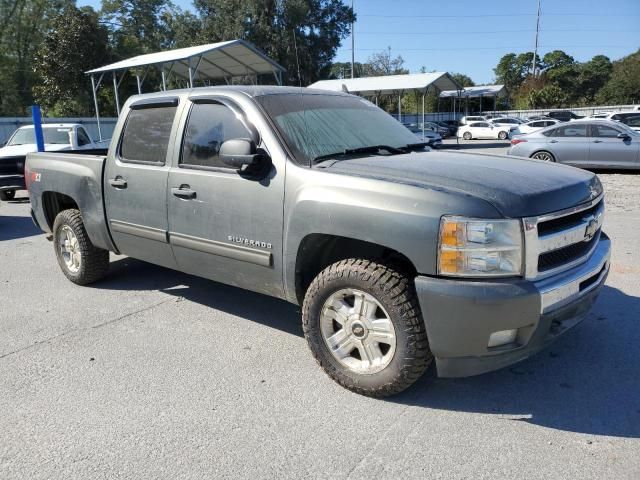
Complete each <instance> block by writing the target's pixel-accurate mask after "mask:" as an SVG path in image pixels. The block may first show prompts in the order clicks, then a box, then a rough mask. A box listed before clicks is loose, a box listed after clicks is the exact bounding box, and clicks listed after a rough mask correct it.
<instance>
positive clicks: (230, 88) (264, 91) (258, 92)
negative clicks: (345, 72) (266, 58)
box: [131, 85, 351, 99]
mask: <svg viewBox="0 0 640 480" xmlns="http://www.w3.org/2000/svg"><path fill="white" fill-rule="evenodd" d="M217 92H241V93H244V94H246V95H247V96H249V97H262V96H265V95H300V94H307V95H309V94H313V95H345V96H350V95H351V94H349V93H345V92H336V91H333V90H321V89H318V88H306V87H280V86H276V85H219V86H214V87H196V88H187V89H180V90H167V91H165V92H153V93H143V94H141V95H134V96H132V97H131V98H133V99H142V98H158V97H173V96H176V95H184V94H187V95H190V94H207V93H217Z"/></svg>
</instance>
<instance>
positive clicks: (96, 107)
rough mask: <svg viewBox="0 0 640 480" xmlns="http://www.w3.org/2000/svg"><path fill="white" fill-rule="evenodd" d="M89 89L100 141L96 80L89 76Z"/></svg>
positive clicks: (100, 130)
mask: <svg viewBox="0 0 640 480" xmlns="http://www.w3.org/2000/svg"><path fill="white" fill-rule="evenodd" d="M91 89H92V90H93V106H94V107H95V109H96V123H97V124H98V138H99V139H100V141H102V129H101V128H100V110H99V109H98V96H97V88H96V79H95V78H94V77H93V75H91Z"/></svg>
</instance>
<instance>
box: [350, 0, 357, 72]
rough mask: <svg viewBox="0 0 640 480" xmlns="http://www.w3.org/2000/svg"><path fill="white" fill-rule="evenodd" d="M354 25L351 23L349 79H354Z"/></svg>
mask: <svg viewBox="0 0 640 480" xmlns="http://www.w3.org/2000/svg"><path fill="white" fill-rule="evenodd" d="M353 11H354V10H353V0H351V12H352V13H353ZM353 26H354V23H353V22H351V78H354V77H355V58H356V50H355V48H356V41H355V36H354V32H353Z"/></svg>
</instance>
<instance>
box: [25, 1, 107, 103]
mask: <svg viewBox="0 0 640 480" xmlns="http://www.w3.org/2000/svg"><path fill="white" fill-rule="evenodd" d="M108 58H109V47H108V33H107V30H106V28H104V27H103V26H101V25H99V23H98V16H97V14H96V12H95V11H94V10H93V9H92V8H91V7H85V8H83V9H82V10H80V9H78V8H76V7H74V6H67V7H66V8H65V9H64V10H63V11H62V12H61V13H60V14H58V15H57V16H55V17H54V18H52V19H51V29H50V30H49V32H48V33H47V34H46V36H45V38H44V41H43V42H42V44H41V45H40V48H39V49H38V51H37V52H36V54H35V59H34V71H35V73H36V74H37V75H38V77H39V78H40V81H39V83H38V85H37V86H36V87H34V89H33V92H34V96H35V98H36V100H37V101H38V103H40V104H41V105H42V106H43V107H45V108H46V109H49V110H50V112H49V113H53V114H54V115H55V116H71V115H85V114H89V112H90V105H91V100H90V99H91V93H90V92H91V89H90V88H89V82H88V79H87V77H86V75H85V74H84V72H85V71H86V70H89V69H91V68H95V67H98V66H100V65H101V64H103V63H105V61H106V60H107V59H108Z"/></svg>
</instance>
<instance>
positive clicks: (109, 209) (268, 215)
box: [26, 85, 611, 397]
mask: <svg viewBox="0 0 640 480" xmlns="http://www.w3.org/2000/svg"><path fill="white" fill-rule="evenodd" d="M303 111H306V112H308V114H307V115H301V114H300V112H303ZM114 135H115V138H116V140H115V141H114V142H113V143H112V145H113V148H111V149H110V150H109V151H108V153H107V155H106V156H96V155H82V154H78V153H76V154H73V153H68V154H64V153H30V154H29V155H28V156H27V164H26V171H27V179H29V180H28V184H29V185H28V186H29V192H30V195H31V207H32V209H33V218H34V221H35V222H36V223H37V225H39V226H40V228H41V229H42V230H43V231H44V232H45V233H46V234H47V235H48V236H49V237H50V238H52V240H53V252H54V255H55V257H56V259H57V262H58V264H59V266H60V268H61V269H62V272H63V273H64V275H65V276H66V277H67V278H68V279H69V280H70V281H71V282H73V283H75V284H79V285H85V284H89V283H92V282H95V281H97V280H99V279H100V278H102V277H103V276H104V275H105V274H106V273H107V271H108V269H109V252H110V251H112V252H117V253H120V254H123V255H128V256H130V257H133V258H137V259H140V260H144V261H149V262H152V263H156V264H159V265H163V266H165V267H168V268H172V269H176V270H181V271H184V272H188V273H190V274H193V275H197V276H201V277H205V278H209V279H212V280H216V281H219V282H223V283H227V284H231V285H234V286H236V287H241V288H245V289H248V290H253V291H256V292H260V293H263V294H267V295H270V296H274V297H278V298H282V299H286V300H288V301H290V302H292V303H294V304H297V305H301V310H302V327H303V331H304V334H305V337H306V339H307V342H308V345H309V347H310V349H311V351H312V353H313V355H314V356H315V358H316V359H317V361H318V363H319V365H320V366H321V367H322V368H324V369H325V371H326V372H327V374H328V375H329V376H330V377H331V378H333V379H334V380H335V381H337V382H338V383H339V384H340V385H342V386H344V387H347V388H350V389H352V390H353V391H355V392H358V393H360V394H365V395H371V396H378V397H379V396H385V395H391V394H394V393H397V392H400V391H402V390H404V389H405V388H407V387H408V386H409V385H411V384H412V383H414V382H415V381H416V380H417V379H418V378H419V377H420V376H421V374H422V373H423V372H424V371H425V370H426V369H427V368H428V367H429V365H430V364H431V363H432V362H433V360H434V358H435V364H436V367H437V372H438V375H440V376H454V377H460V376H469V375H474V374H479V373H483V372H487V371H490V370H494V369H497V368H501V367H504V366H507V365H509V364H512V363H514V362H516V361H519V360H522V359H524V358H526V357H528V356H529V355H531V354H533V353H534V352H536V351H538V350H540V349H541V348H543V347H544V346H546V345H548V344H549V343H550V342H551V341H552V340H553V339H555V338H557V337H558V336H559V335H560V333H562V332H563V331H567V330H569V328H568V327H569V326H574V325H575V324H576V323H577V322H579V321H580V320H581V319H582V318H584V316H585V315H586V314H587V312H588V311H589V309H590V307H591V305H592V303H593V302H594V301H595V298H596V296H597V295H598V292H599V288H600V286H601V285H602V284H603V283H604V281H605V279H606V277H607V274H608V271H609V255H610V248H611V242H610V241H609V239H608V237H607V236H606V235H605V234H604V233H602V232H601V225H602V221H603V210H604V201H603V195H604V194H603V189H602V185H601V184H600V181H599V180H598V178H597V176H596V175H594V174H592V173H590V172H586V171H581V170H578V169H573V168H564V167H562V166H559V165H550V164H546V163H543V162H531V161H529V160H518V159H507V158H504V157H503V156H492V155H476V154H473V153H461V152H436V151H425V150H424V147H422V146H421V145H420V144H418V145H416V144H415V143H414V142H415V137H414V135H412V134H411V132H409V131H408V130H407V129H406V128H403V127H402V125H400V124H399V123H398V122H397V121H395V120H394V119H393V118H392V117H390V116H389V115H388V114H386V113H385V112H383V111H382V110H380V109H378V108H377V107H376V106H375V105H373V104H371V103H369V102H363V101H362V99H361V98H359V97H355V96H352V95H349V94H346V93H341V92H340V93H337V92H330V93H328V92H324V91H322V90H308V89H301V88H291V87H261V86H253V87H251V86H237V85H236V86H233V87H228V86H224V87H207V88H197V89H192V90H180V91H169V92H161V93H157V94H146V95H143V96H135V97H132V98H130V99H129V100H128V101H127V103H126V104H125V106H124V108H123V110H122V113H121V115H120V117H119V119H118V123H117V125H116V128H115V131H114ZM569 213H571V215H569V216H568V217H567V215H568V214H569ZM525 218H526V228H527V229H526V231H525V230H524V229H523V225H524V224H525V222H524V219H525ZM550 228H552V229H553V230H552V232H553V233H552V234H551V236H549V234H548V232H549V229H550ZM525 232H526V234H525ZM585 232H586V233H585ZM585 245H586V246H587V247H588V248H584V246H585ZM556 249H560V251H561V252H562V254H556V253H555V252H556ZM552 250H553V253H550V252H551V251H552ZM119 276H126V271H120V273H119ZM112 281H115V282H117V281H118V279H117V278H112ZM61 288H64V287H61ZM73 295H74V290H69V292H68V295H67V296H68V297H69V298H70V299H72V298H73ZM213 296H214V297H215V295H213ZM178 308H179V307H178ZM552 320H553V321H552ZM563 325H564V327H563ZM582 340H583V341H592V342H597V341H600V339H597V338H587V336H584V337H583V338H582ZM262 348H269V346H267V345H263V346H262ZM281 353H282V354H284V352H281ZM291 368H295V365H292V366H291Z"/></svg>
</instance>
